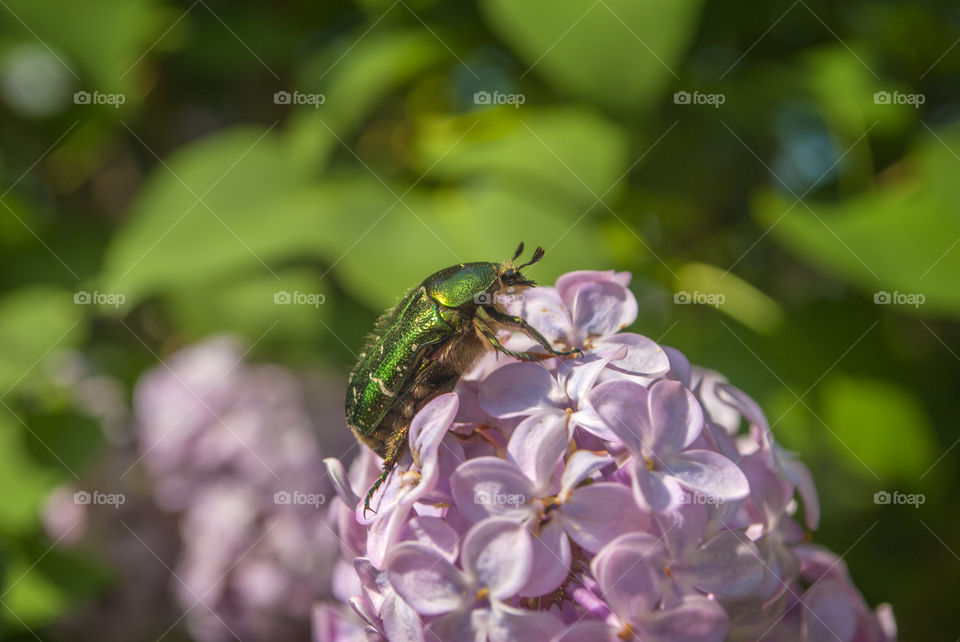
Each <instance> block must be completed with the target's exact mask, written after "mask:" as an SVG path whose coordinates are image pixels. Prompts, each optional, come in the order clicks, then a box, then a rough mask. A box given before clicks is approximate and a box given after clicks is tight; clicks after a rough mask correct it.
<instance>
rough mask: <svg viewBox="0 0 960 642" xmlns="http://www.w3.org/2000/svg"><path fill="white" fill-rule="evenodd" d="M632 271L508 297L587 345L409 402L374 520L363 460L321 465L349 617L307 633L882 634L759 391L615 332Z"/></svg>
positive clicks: (517, 339) (317, 617)
mask: <svg viewBox="0 0 960 642" xmlns="http://www.w3.org/2000/svg"><path fill="white" fill-rule="evenodd" d="M629 278H630V277H629V275H628V274H625V273H614V272H575V273H571V274H567V275H564V276H563V277H561V278H560V279H559V280H558V281H557V283H556V286H555V287H538V288H535V289H532V290H529V291H527V292H525V293H524V296H523V299H522V300H514V301H513V302H512V303H511V305H513V306H515V309H514V310H513V311H514V312H518V313H520V314H522V315H523V316H524V317H525V318H526V319H527V320H528V321H529V322H530V323H531V324H532V325H533V326H534V327H535V328H537V329H538V330H540V331H541V332H542V333H543V334H544V335H545V336H546V337H547V338H549V339H550V340H551V341H553V342H554V343H555V344H556V345H557V346H562V347H566V348H569V347H582V348H583V350H584V356H583V357H582V358H577V359H563V360H559V359H547V360H544V361H540V362H535V363H529V362H518V361H515V360H513V359H508V358H504V357H502V356H501V355H490V357H489V358H486V359H485V360H484V361H482V362H481V363H480V364H478V366H477V367H476V368H475V370H474V371H473V372H471V373H469V374H468V376H466V377H465V378H464V379H463V380H462V381H461V383H460V385H459V386H458V388H457V390H456V391H455V392H454V393H450V394H445V395H442V396H440V397H437V398H436V399H434V400H433V401H431V402H430V403H429V404H428V405H426V406H425V407H424V408H423V409H422V410H421V411H420V412H419V413H418V414H417V416H416V417H415V419H414V420H413V422H412V425H411V427H410V440H409V441H410V453H408V454H407V455H405V459H404V460H403V461H401V463H400V465H399V466H398V467H397V469H396V470H395V472H394V473H393V474H392V475H391V476H390V478H389V479H388V482H387V483H386V484H384V486H383V487H382V488H381V490H380V491H379V492H378V493H377V495H376V496H375V497H374V501H373V504H372V505H373V507H374V508H375V510H376V513H375V514H370V513H368V514H366V515H365V514H364V511H363V503H362V501H361V499H362V496H363V494H364V493H365V492H366V489H367V488H368V487H369V485H370V484H371V482H372V481H373V479H374V478H375V477H376V475H377V473H378V465H379V460H378V458H377V457H376V456H375V455H373V454H372V453H370V452H369V451H366V449H364V451H365V452H364V454H363V455H362V456H361V457H358V458H357V459H355V460H354V462H353V463H352V465H351V466H350V468H349V473H348V472H347V469H346V468H345V467H344V465H343V464H342V463H341V462H340V461H338V460H335V459H327V460H325V463H326V465H327V468H328V471H329V472H330V477H331V479H332V480H333V481H334V484H335V486H336V489H337V493H338V495H339V500H338V501H336V502H334V506H332V514H331V518H332V519H333V520H335V522H336V527H337V528H338V533H339V538H340V555H341V559H340V561H339V563H338V567H337V571H336V572H335V573H334V586H333V590H334V593H335V595H336V597H337V598H338V599H339V600H340V601H345V600H349V603H350V605H351V606H352V607H353V610H354V611H355V612H356V614H358V615H359V616H360V618H361V620H362V621H361V620H357V619H356V617H354V618H350V617H346V616H344V614H343V610H342V609H338V608H337V607H336V606H334V604H333V603H332V602H322V603H320V604H319V605H318V606H317V607H316V609H315V611H314V637H315V639H316V640H318V641H327V640H363V639H384V638H385V639H389V640H444V641H448V640H449V641H458V640H496V641H500V640H503V641H507V640H564V641H568V642H574V641H580V640H583V641H584V642H587V641H589V642H594V641H597V640H611V641H613V640H626V639H639V640H644V641H661V640H662V641H679V640H684V641H691V642H692V641H694V640H717V641H719V640H725V639H729V640H758V639H763V640H769V641H771V642H779V641H794V640H812V641H819V640H838V641H840V642H847V641H857V642H867V641H877V642H879V641H886V640H892V639H894V637H895V625H894V621H893V616H892V612H891V611H890V609H889V607H888V606H885V605H884V606H881V607H880V608H878V610H877V611H876V612H874V611H871V610H870V609H869V607H868V606H867V604H866V603H865V601H864V599H863V597H862V596H861V595H860V593H859V592H858V591H857V589H856V588H855V587H854V585H853V584H852V582H851V580H850V578H849V576H848V574H847V572H846V569H845V566H844V564H843V562H842V561H841V560H840V558H838V557H837V556H836V555H834V554H833V553H831V552H829V551H827V550H825V549H823V548H821V547H818V546H815V545H813V544H810V543H809V541H808V540H809V538H808V536H807V535H808V532H807V531H809V530H812V529H815V528H816V526H817V522H818V519H819V505H818V499H817V495H816V491H815V489H814V485H813V481H812V479H811V476H810V473H809V471H808V470H807V468H806V467H805V466H804V465H803V464H801V463H800V462H798V461H796V460H795V459H793V457H792V456H791V455H790V454H789V453H787V452H785V451H784V450H782V449H781V448H780V447H779V446H778V445H777V443H776V442H775V441H774V439H773V436H772V434H771V431H770V428H769V426H768V424H767V420H766V419H765V417H764V415H763V413H762V411H761V410H760V408H759V407H758V405H757V404H756V403H755V402H754V401H753V400H752V399H751V398H749V397H748V396H747V395H745V394H744V393H743V392H741V391H740V390H738V389H737V388H735V387H733V386H732V385H730V384H729V383H728V382H727V381H726V379H724V378H723V377H722V376H721V375H719V374H717V373H715V372H712V371H706V370H702V369H699V368H695V367H691V366H690V364H689V362H688V361H687V360H686V358H685V357H684V356H683V355H682V354H680V353H679V352H677V351H676V350H673V349H671V348H666V347H661V346H659V345H657V344H656V343H654V342H653V341H651V340H650V339H648V338H646V337H643V336H640V335H637V334H631V333H624V332H620V331H621V330H622V329H623V328H625V327H626V326H628V325H629V324H630V323H632V322H633V321H634V320H635V318H636V316H637V303H636V300H635V299H634V297H633V295H632V294H631V293H630V291H629V290H628V289H627V287H626V286H627V284H628V282H629ZM525 341H526V339H525V337H521V336H519V335H518V336H514V337H512V338H511V343H510V344H509V345H510V346H511V347H513V348H514V349H526V348H529V347H533V346H532V345H526V344H525ZM742 425H744V426H746V427H745V428H743V427H742ZM795 496H797V497H799V499H800V501H801V502H802V506H803V511H802V514H803V524H801V523H800V522H799V521H798V518H797V511H798V508H799V505H798V502H797V498H796V497H795ZM804 527H806V530H805V528H804Z"/></svg>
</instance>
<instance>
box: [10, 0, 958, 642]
mask: <svg viewBox="0 0 960 642" xmlns="http://www.w3.org/2000/svg"><path fill="white" fill-rule="evenodd" d="M958 36H960V12H958V10H957V7H956V6H954V5H952V4H950V3H947V2H939V1H936V0H928V1H925V2H919V3H913V4H909V5H907V4H903V3H893V2H883V3H868V2H865V1H861V0H858V1H854V2H848V3H828V2H824V1H821V2H800V3H794V4H790V3H776V4H768V3H761V2H752V3H748V4H746V5H737V6H731V5H729V4H724V3H700V2H695V1H692V0H683V1H674V2H669V3H663V2H653V1H652V0H641V1H636V0H633V1H627V0H600V2H588V1H587V0H575V1H571V2H564V3H559V4H558V3H555V2H550V3H548V2H545V1H543V0H536V1H534V0H527V1H524V2H515V1H508V0H481V1H480V2H477V3H453V2H441V1H440V0H416V1H415V0H409V1H401V2H393V3H392V2H389V1H386V0H362V1H358V2H356V3H354V4H353V5H350V4H346V3H341V4H335V3H313V2H306V1H305V0H287V1H282V2H274V3H228V2H225V1H216V2H215V1H210V2H206V1H204V0H201V2H198V3H190V2H169V3H162V2H158V1H155V0H87V1H85V2H83V3H76V2H66V1H64V0H47V1H46V2H43V3H38V2H34V1H31V0H6V2H4V3H2V7H0V114H2V116H0V179H2V180H0V264H2V266H3V269H2V272H0V481H2V482H3V486H4V488H5V491H6V493H5V500H4V502H2V503H0V567H2V569H3V573H4V575H3V577H4V578H6V588H0V593H2V595H3V597H2V598H0V600H2V601H3V603H4V604H5V605H6V607H7V608H5V609H2V610H0V621H2V622H3V626H4V627H7V629H8V631H9V635H10V639H17V638H18V636H23V635H28V634H27V633H25V631H26V629H27V628H28V627H29V628H30V629H36V630H38V631H39V634H40V635H43V636H54V635H55V634H54V633H53V631H54V630H55V628H51V627H48V625H50V624H51V623H53V622H54V621H55V620H56V619H57V618H58V617H60V616H61V615H63V614H64V613H67V612H69V611H70V610H71V609H74V608H77V607H78V605H81V604H83V603H85V602H89V601H91V600H94V599H95V594H96V593H97V591H100V590H102V586H103V582H104V581H105V580H104V576H103V574H102V573H99V574H98V573H91V571H90V570H89V563H90V562H89V561H84V560H83V559H82V558H78V559H74V560H73V561H69V562H67V561H63V562H62V563H58V564H48V563H44V564H39V565H38V566H36V567H32V566H31V565H32V564H34V562H35V561H36V560H37V559H38V558H43V559H47V557H45V553H44V551H46V550H47V548H48V547H49V545H50V544H51V543H52V542H50V541H49V540H48V539H47V538H46V537H45V536H44V535H43V534H42V532H41V529H40V525H39V518H38V508H39V506H40V504H41V502H42V500H43V497H44V496H45V494H46V493H47V492H48V491H49V490H50V489H51V488H53V487H54V486H55V485H57V484H59V483H64V482H67V483H76V482H77V480H78V479H79V477H81V476H83V475H84V474H85V471H89V470H90V469H91V468H94V467H95V466H96V461H97V458H98V455H97V453H100V456H102V454H103V452H104V450H105V449H106V448H107V446H106V441H105V440H104V439H103V438H102V437H101V436H99V435H98V433H97V431H96V430H91V429H90V427H89V426H84V425H81V424H82V422H79V421H78V419H77V417H76V416H75V415H74V414H73V413H71V412H70V411H69V409H68V408H65V407H64V406H65V405H68V402H67V401H66V400H64V399H60V398H58V397H57V394H58V393H57V392H56V391H54V390H53V389H52V388H51V387H50V386H48V385H45V384H44V381H45V379H44V378H45V377H49V376H50V364H51V355H55V354H57V353H58V352H59V351H61V350H64V349H67V348H73V349H76V350H79V351H80V352H81V353H82V354H83V355H84V356H85V357H86V358H87V359H88V360H89V362H90V363H92V364H93V367H94V368H95V369H96V370H97V371H100V372H104V373H107V374H110V375H113V376H116V377H118V378H120V379H121V380H122V381H123V382H124V384H125V385H126V386H128V388H129V387H132V385H133V384H134V382H135V380H136V377H137V376H138V375H139V374H140V373H141V372H142V371H143V370H144V368H145V367H147V366H148V365H150V364H152V363H154V362H155V355H159V356H161V357H162V356H164V355H166V354H169V352H171V351H172V350H174V349H176V348H177V347H179V346H182V345H184V344H186V343H188V342H192V341H195V340H199V339H201V338H203V337H204V336H207V335H209V334H211V333H215V332H220V331H232V332H235V333H238V334H239V335H241V336H242V337H244V338H245V339H246V340H247V341H248V343H249V344H251V345H254V346H255V350H254V354H255V355H256V356H257V357H258V358H264V359H270V360H275V361H280V362H283V363H286V364H288V365H291V366H293V367H298V368H311V367H318V366H319V365H323V364H325V365H327V366H332V367H336V368H339V369H341V370H342V371H344V372H345V369H346V368H347V367H348V365H349V364H350V363H351V362H352V360H353V359H354V352H355V351H356V350H357V349H358V346H359V345H360V343H361V339H362V335H363V333H364V332H365V330H366V328H368V327H369V326H370V324H371V322H372V319H373V318H374V316H375V315H376V313H377V312H378V311H380V310H381V309H383V308H384V307H386V306H388V305H390V304H391V303H392V302H393V301H394V300H395V298H396V297H397V296H398V295H399V294H400V293H402V292H403V291H404V290H405V289H406V288H407V287H409V286H410V285H412V284H414V283H415V282H417V281H419V280H420V279H422V278H423V276H425V275H426V274H428V273H430V272H432V271H433V270H435V269H438V268H440V267H443V266H445V265H447V264H450V263H454V262H456V261H459V260H500V259H503V258H506V257H507V256H508V255H509V253H510V252H511V251H512V250H513V249H514V247H515V246H516V244H517V242H518V241H520V240H524V241H526V242H527V243H528V244H530V245H535V244H541V245H543V246H544V247H545V248H547V249H548V252H547V256H546V259H545V261H544V262H543V263H542V264H540V265H538V266H536V268H534V270H535V272H534V275H535V277H536V278H538V279H540V280H541V281H543V282H550V281H551V280H552V279H553V278H555V277H556V276H557V275H559V274H561V273H563V272H565V271H569V270H575V269H609V268H615V269H618V270H629V271H631V272H632V273H633V274H634V281H633V288H634V291H635V293H636V294H637V297H638V299H639V301H640V303H641V314H640V319H639V321H638V322H637V324H636V325H635V327H634V328H633V329H634V330H636V331H638V332H641V333H644V334H647V335H649V336H651V337H652V338H654V339H656V340H659V341H661V342H663V343H665V344H669V345H673V346H676V347H678V348H680V349H681V350H682V351H684V352H685V353H686V354H688V355H689V356H690V357H691V360H692V361H694V362H696V363H701V364H703V365H706V366H709V367H713V368H716V369H718V370H720V371H722V372H724V373H725V374H727V375H728V377H729V378H730V379H731V381H733V382H734V383H735V384H737V385H738V386H740V387H741V388H743V389H744V390H746V391H747V392H749V393H750V394H752V395H754V396H756V397H757V398H758V399H760V400H761V402H762V404H763V405H764V407H765V408H766V409H767V412H768V415H769V417H770V421H771V423H773V424H774V425H775V428H774V430H775V432H776V434H777V435H778V437H779V438H780V439H781V440H782V441H783V442H784V443H785V444H786V445H787V446H788V447H791V448H794V449H796V450H798V451H799V452H800V454H801V456H802V458H803V459H804V460H805V461H806V462H808V463H809V465H810V467H811V468H812V470H813V472H814V476H815V478H816V479H817V482H818V486H819V489H820V493H821V497H822V501H823V504H824V519H823V520H822V528H821V531H820V532H819V533H818V534H817V539H818V540H819V541H822V542H823V543H824V544H826V545H828V546H829V547H831V548H832V549H834V550H837V551H839V552H841V553H846V557H845V560H846V562H847V563H848V564H849V566H850V568H851V571H852V573H853V576H854V578H855V580H856V581H857V583H858V584H859V585H860V586H861V587H862V589H863V591H864V593H865V594H866V597H867V599H868V601H870V602H871V603H877V602H880V601H890V602H892V603H893V605H894V609H895V613H896V615H897V618H898V620H899V622H900V626H901V631H902V632H903V639H933V637H943V635H944V634H946V635H947V636H951V635H952V636H953V637H957V636H958V635H960V629H958V626H957V624H956V619H955V617H954V613H953V611H954V608H953V607H954V604H953V602H954V599H953V597H952V596H953V595H954V594H955V593H956V591H957V590H958V589H960V572H958V571H960V563H958V562H957V559H956V553H954V554H951V550H950V549H952V551H960V519H958V517H957V513H956V511H953V510H952V501H951V498H952V497H953V496H954V494H955V492H956V491H957V490H958V484H957V481H958V475H957V458H956V451H953V450H951V448H952V446H953V445H955V441H954V440H955V439H956V429H955V426H956V425H957V421H956V419H957V411H956V407H955V406H956V404H955V403H954V401H953V400H954V398H955V391H956V390H957V388H958V386H960V357H958V353H960V347H958V346H960V341H958V339H960V326H958V323H957V322H958V320H960V294H958V289H957V287H956V283H957V280H958V276H960V247H958V246H960V216H958V210H957V207H958V205H957V204H958V203H960V183H958V181H957V180H956V176H957V175H958V172H960V134H958V130H957V127H958V125H957V120H958V110H960V104H958V99H957V95H956V92H955V87H956V83H957V79H958V77H960V47H954V45H956V40H957V38H958ZM682 91H685V92H689V93H691V94H693V93H694V92H699V93H700V94H717V93H719V94H722V95H723V98H724V100H723V104H721V105H719V106H717V107H714V106H711V105H709V104H682V103H680V104H678V102H676V101H675V100H674V94H675V92H682ZM74 92H88V93H89V94H92V95H94V96H95V92H99V93H100V94H121V95H122V96H123V97H124V101H123V104H121V105H119V106H116V107H114V106H113V105H110V104H93V103H91V104H83V103H82V102H81V103H79V104H78V103H77V102H75V100H73V98H72V97H73V96H74ZM277 92H288V94H290V95H293V96H296V95H297V93H299V94H300V95H312V94H322V95H323V101H322V104H319V105H311V104H300V105H298V104H285V103H283V102H282V101H281V102H279V103H278V102H277V101H275V94H276V93H277ZM478 92H487V94H489V95H491V96H497V95H501V96H504V95H507V96H509V95H513V96H517V95H519V96H522V102H523V104H522V105H518V106H514V105H513V104H506V105H494V104H482V103H481V104H478V103H477V101H476V95H477V93H478ZM495 92H499V94H497V93H495ZM877 92H888V94H889V95H891V96H894V99H892V100H891V101H890V103H884V102H883V100H882V99H875V94H876V93H877ZM897 93H899V94H901V95H918V94H919V95H922V96H923V104H921V105H919V106H914V105H910V104H895V102H896V99H895V96H896V94H897ZM480 95H481V96H482V95H483V94H480ZM292 102H294V101H293V100H291V103H292ZM315 102H319V101H315ZM491 102H492V100H491ZM514 102H517V100H516V99H514ZM681 291H684V292H690V293H697V292H699V293H709V294H715V295H716V294H721V295H723V303H722V304H720V305H717V306H715V307H711V306H709V305H676V304H674V293H675V292H681ZM78 292H87V293H107V294H118V293H119V294H122V295H123V296H124V298H125V300H124V301H123V303H122V304H120V305H110V304H104V305H95V304H91V305H78V304H75V303H74V296H75V295H76V294H77V293H78ZM278 292H290V293H294V292H299V293H308V294H320V295H323V297H324V299H323V300H324V303H323V304H321V305H318V306H316V307H314V306H307V305H277V304H275V302H274V298H275V295H276V294H277V293H278ZM883 292H887V293H890V294H891V297H895V296H896V295H897V294H906V295H923V297H924V302H923V303H922V305H909V304H897V303H896V299H895V300H894V303H892V304H889V305H879V304H875V302H874V300H875V296H877V293H883ZM901 300H902V299H901ZM914 300H916V297H914ZM944 453H947V454H946V455H944ZM74 474H76V475H77V476H78V477H77V478H74ZM883 489H887V490H891V491H892V490H900V491H902V492H922V493H924V494H925V495H926V497H927V501H926V503H925V504H924V505H923V507H922V508H920V509H916V510H915V509H913V508H911V507H904V506H877V505H875V504H874V503H873V501H872V497H873V494H874V493H875V492H877V491H878V490H883ZM873 525H876V528H874V526H873ZM868 529H870V530H869V532H868ZM865 532H867V533H868V534H867V535H866V536H865V537H864V539H863V541H862V542H859V543H857V542H858V538H859V537H860V536H861V535H862V534H863V533H865ZM56 550H57V549H55V551H56ZM49 555H50V559H54V558H55V557H56V556H57V555H59V553H58V552H54V553H50V554H49ZM58 559H59V558H58ZM92 575H96V576H97V577H98V578H100V579H98V580H97V581H83V580H84V578H88V577H90V576H92ZM931 577H937V578H938V580H939V581H938V582H930V581H929V578H931ZM21 578H22V579H21ZM45 627H46V628H45Z"/></svg>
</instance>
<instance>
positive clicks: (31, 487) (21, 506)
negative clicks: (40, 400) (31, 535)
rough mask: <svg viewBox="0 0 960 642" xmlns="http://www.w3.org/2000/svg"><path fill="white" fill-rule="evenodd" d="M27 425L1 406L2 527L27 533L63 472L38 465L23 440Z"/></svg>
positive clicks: (0, 478) (0, 476)
mask: <svg viewBox="0 0 960 642" xmlns="http://www.w3.org/2000/svg"><path fill="white" fill-rule="evenodd" d="M24 432H25V431H24V429H23V427H22V426H21V425H20V423H19V422H18V421H17V419H16V417H14V416H12V415H11V414H10V411H9V410H7V409H6V408H4V407H2V406H0V488H3V493H4V500H3V501H2V502H0V528H2V529H3V530H4V531H8V532H16V533H26V532H29V531H31V530H32V529H33V528H35V527H36V525H37V523H38V519H39V511H40V505H41V504H42V503H43V500H44V499H45V498H46V496H47V493H49V492H50V490H51V489H52V488H53V486H54V485H55V483H56V482H57V480H58V478H59V477H60V475H59V474H58V473H57V472H55V471H53V470H52V469H50V470H48V469H44V468H41V467H40V466H37V465H36V463H34V461H33V459H32V458H31V457H30V453H29V451H28V450H27V448H26V447H25V445H24V443H23V439H24Z"/></svg>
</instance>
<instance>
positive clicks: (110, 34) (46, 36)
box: [5, 0, 159, 93]
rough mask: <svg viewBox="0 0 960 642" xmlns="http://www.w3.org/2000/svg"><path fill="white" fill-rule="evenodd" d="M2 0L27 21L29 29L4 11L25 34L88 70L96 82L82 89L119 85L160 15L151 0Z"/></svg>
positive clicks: (76, 70)
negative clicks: (39, 0)
mask: <svg viewBox="0 0 960 642" xmlns="http://www.w3.org/2000/svg"><path fill="white" fill-rule="evenodd" d="M5 6H6V10H5V12H6V11H8V12H9V13H12V14H14V15H16V16H17V17H18V18H19V19H20V20H21V21H23V23H25V24H26V25H29V29H30V31H32V32H33V33H31V32H30V31H28V28H27V27H24V26H23V25H21V24H18V23H19V21H17V20H14V19H13V18H12V17H11V16H10V15H7V16H5V17H6V18H8V19H9V21H10V22H11V23H13V24H15V25H16V28H19V29H22V31H23V35H24V38H25V39H30V40H32V39H33V38H40V39H41V40H42V41H43V42H44V44H46V45H49V46H50V47H51V48H53V49H54V50H55V51H56V52H57V53H58V55H59V57H60V58H61V59H62V60H63V62H64V63H65V64H66V65H68V66H69V67H70V68H71V69H72V70H73V72H74V73H76V74H77V75H79V76H81V77H83V76H84V75H85V74H86V75H88V76H89V79H88V80H89V81H90V82H92V83H94V85H93V86H91V87H86V86H85V87H84V88H85V89H88V90H89V91H93V90H97V91H101V92H105V93H107V92H114V91H119V90H121V89H122V88H123V86H124V84H123V83H124V80H125V79H123V78H122V76H123V75H124V74H125V72H126V71H127V69H128V68H129V67H130V65H132V64H133V63H134V61H136V59H137V58H138V57H139V56H140V55H141V54H142V53H143V50H144V49H145V48H146V47H147V46H149V40H150V36H151V34H153V32H154V22H155V20H154V16H156V15H158V13H157V11H156V10H155V9H154V6H153V2H152V1H150V0H85V1H84V2H82V3H77V2H72V1H71V0H45V1H44V2H35V1H34V0H7V1H6V3H5ZM156 35H159V34H156ZM78 62H79V64H77V63H78ZM133 77H134V76H133V75H132V74H131V75H129V76H127V77H126V80H127V81H129V80H131V79H132V78H133ZM80 82H82V83H83V84H84V85H87V82H86V80H85V81H80Z"/></svg>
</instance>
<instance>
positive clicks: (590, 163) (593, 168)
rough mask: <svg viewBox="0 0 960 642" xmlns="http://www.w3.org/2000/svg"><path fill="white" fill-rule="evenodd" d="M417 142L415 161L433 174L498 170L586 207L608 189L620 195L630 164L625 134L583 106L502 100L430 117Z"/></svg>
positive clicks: (525, 185) (448, 175)
mask: <svg viewBox="0 0 960 642" xmlns="http://www.w3.org/2000/svg"><path fill="white" fill-rule="evenodd" d="M417 143H418V144H417V162H418V165H419V166H420V168H421V171H429V175H431V176H436V177H442V178H448V179H466V178H471V177H474V176H477V175H480V176H494V177H499V178H502V179H504V180H507V181H510V182H512V183H514V184H515V185H517V186H518V187H519V188H521V189H529V188H534V189H540V190H541V191H543V192H544V193H545V196H548V197H550V196H552V197H554V198H555V197H556V196H557V195H558V194H559V195H561V198H563V196H569V197H570V198H573V199H576V201H577V202H578V203H579V204H580V206H581V207H584V208H586V207H588V206H590V205H592V204H593V203H594V202H595V201H596V200H597V198H598V197H601V196H603V195H604V194H605V193H606V192H607V190H610V191H611V193H610V194H607V195H606V197H605V200H610V199H612V198H613V197H614V196H616V195H618V194H619V191H618V190H617V189H616V187H617V186H618V184H617V181H618V179H619V178H620V177H621V175H622V173H623V172H624V171H625V170H626V169H627V142H626V135H625V134H624V133H623V131H622V130H621V129H620V128H619V127H617V126H616V125H615V124H614V123H613V122H611V121H609V120H607V119H606V118H604V117H602V116H600V115H599V114H597V113H596V112H595V111H592V110H589V109H582V108H553V109H541V110H537V111H533V110H518V109H514V108H512V107H504V108H501V109H492V110H484V111H479V112H472V113H470V114H468V115H465V116H462V117H459V118H453V119H438V120H430V121H425V122H424V123H423V125H422V126H421V129H420V132H419V136H418V138H417ZM611 188H613V189H611Z"/></svg>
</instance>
